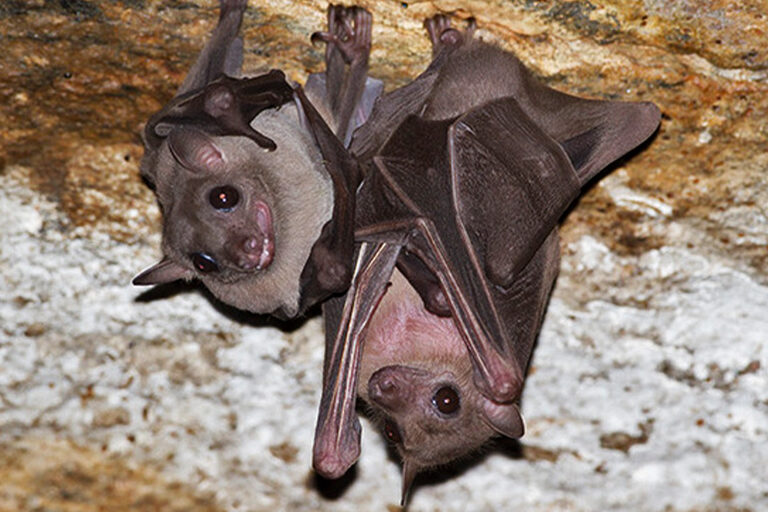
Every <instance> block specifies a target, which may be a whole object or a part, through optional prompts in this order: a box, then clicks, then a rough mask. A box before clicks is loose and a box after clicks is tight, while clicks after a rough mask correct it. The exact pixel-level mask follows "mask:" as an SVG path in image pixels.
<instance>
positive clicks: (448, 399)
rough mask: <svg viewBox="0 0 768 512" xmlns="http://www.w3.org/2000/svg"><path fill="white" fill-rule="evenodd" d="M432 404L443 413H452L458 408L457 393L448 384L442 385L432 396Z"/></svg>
mask: <svg viewBox="0 0 768 512" xmlns="http://www.w3.org/2000/svg"><path fill="white" fill-rule="evenodd" d="M432 404H433V405H434V406H435V407H437V410H438V411H440V412H441V413H443V414H454V413H455V412H456V411H458V410H459V394H458V393H456V390H454V389H453V388H452V387H450V386H443V387H442V388H440V389H438V390H437V393H435V396H433V397H432Z"/></svg>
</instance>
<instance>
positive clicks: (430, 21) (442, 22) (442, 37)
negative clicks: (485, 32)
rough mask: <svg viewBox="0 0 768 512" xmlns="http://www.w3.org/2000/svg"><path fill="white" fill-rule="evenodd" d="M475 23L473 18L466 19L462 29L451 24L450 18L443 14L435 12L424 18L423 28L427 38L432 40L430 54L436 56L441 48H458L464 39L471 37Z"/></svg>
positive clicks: (467, 39)
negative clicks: (465, 24)
mask: <svg viewBox="0 0 768 512" xmlns="http://www.w3.org/2000/svg"><path fill="white" fill-rule="evenodd" d="M476 27H477V23H476V22H475V18H469V19H468V20H467V28H466V29H464V31H461V30H458V29H456V28H453V27H452V26H451V18H450V17H448V16H446V15H445V14H436V15H435V16H432V17H431V18H427V19H426V20H424V28H425V29H427V34H429V40H430V41H431V42H432V55H434V56H436V55H437V54H438V53H440V51H441V50H442V49H443V48H458V47H459V46H461V45H462V44H464V43H465V42H466V41H469V40H471V39H472V36H473V34H474V32H475V28H476Z"/></svg>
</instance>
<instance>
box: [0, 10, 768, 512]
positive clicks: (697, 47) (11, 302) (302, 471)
mask: <svg viewBox="0 0 768 512" xmlns="http://www.w3.org/2000/svg"><path fill="white" fill-rule="evenodd" d="M251 3H252V4H254V3H255V2H253V1H252V2H251ZM267 4H268V5H267ZM363 5H365V6H366V7H368V8H369V9H371V10H372V11H373V14H374V17H375V22H376V29H375V31H374V34H373V37H374V51H373V54H372V59H371V60H372V74H373V75H375V76H378V77H381V78H384V79H385V80H386V82H387V84H388V85H389V87H393V86H395V85H399V84H402V83H404V82H406V81H407V80H408V79H409V78H410V77H413V76H414V75H415V74H416V73H418V71H419V70H421V69H422V68H423V67H424V66H425V65H426V64H427V62H428V55H429V45H428V41H427V39H426V37H425V36H424V33H423V30H422V28H421V20H422V19H423V18H424V17H426V16H429V15H431V14H434V13H435V12H437V11H442V12H453V13H455V15H456V20H457V21H459V20H460V19H466V18H468V17H470V16H474V17H475V18H476V19H477V23H478V25H479V27H480V32H479V33H480V35H481V36H482V37H484V38H486V39H487V40H491V41H494V42H496V43H498V44H500V45H501V46H503V47H505V48H507V49H510V50H512V51H514V52H515V53H516V54H517V55H518V56H519V57H520V58H521V59H522V60H523V61H524V62H525V63H526V64H527V65H529V66H530V67H531V68H532V69H533V70H534V71H535V72H536V73H537V74H538V75H539V76H540V77H541V78H542V79H543V80H545V81H546V82H548V83H549V84H551V85H552V86H554V87H557V88H560V89H562V90H565V91H569V92H572V93H575V94H580V95H584V96H590V97H600V98H624V99H643V100H651V101H654V102H656V103H657V104H658V105H659V106H660V108H661V110H662V112H663V113H664V119H663V121H662V127H661V129H660V131H659V133H658V135H657V136H656V137H655V139H654V140H653V141H651V142H650V143H649V144H648V145H647V146H646V147H645V148H644V149H643V151H641V152H638V153H637V154H635V155H634V156H633V157H632V158H629V159H625V160H624V161H622V162H620V163H619V164H617V165H616V166H615V167H614V170H613V171H612V172H611V173H610V174H608V175H607V176H606V177H605V178H604V179H602V180H601V181H599V182H598V183H597V184H596V185H595V186H594V187H592V188H591V190H590V191H589V193H588V194H586V195H585V196H584V197H583V198H582V200H581V201H580V202H579V204H578V205H577V206H576V207H574V208H573V210H572V211H571V212H569V214H568V216H567V217H566V219H565V220H564V223H563V229H562V233H563V264H562V270H561V274H560V277H559V280H558V282H557V286H556V289H555V291H554V294H553V299H552V303H551V305H550V308H549V311H548V313H547V318H546V321H545V325H544V328H543V330H542V334H541V336H540V339H539V343H538V347H537V350H536V352H535V355H534V360H533V364H532V368H531V375H530V377H529V380H528V383H527V387H526V391H525V394H524V402H523V411H524V414H525V416H526V419H527V423H528V433H527V434H526V436H525V438H523V440H522V441H521V443H519V444H518V443H511V442H509V443H499V444H498V446H496V447H495V448H493V449H490V450H489V451H488V452H487V453H486V454H484V455H482V456H481V457H479V458H477V459H475V460H473V461H470V462H467V463H466V464H463V465H461V466H459V467H457V468H454V469H452V470H449V471H447V472H443V473H440V474H436V475H430V476H426V477H424V478H421V479H420V480H419V481H418V482H417V487H416V489H415V492H414V494H413V496H412V500H411V506H410V509H411V510H418V511H422V510H423V511H427V510H439V511H453V510H456V511H459V510H461V511H465V510H509V509H510V506H511V505H512V504H515V505H518V508H519V509H520V510H526V511H550V510H569V511H593V510H617V511H619V510H621V511H623V510H633V511H649V512H650V511H654V512H655V511H664V512H674V511H697V512H699V511H755V512H756V511H760V510H768V485H767V484H766V477H765V475H766V473H765V462H766V460H768V372H766V368H768V343H766V342H767V341H768V247H767V246H768V179H766V178H768V152H767V151H766V148H767V147H768V145H766V136H767V135H768V116H766V112H767V108H768V44H766V37H767V35H766V33H767V32H768V2H765V1H760V0H751V1H744V2H726V1H720V0H698V1H697V0H672V1H666V0H644V1H637V0H635V1H630V0H613V1H610V0H606V1H604V2H596V1H594V2H590V1H587V0H576V1H560V0H542V1H536V0H526V1H514V2H502V1H500V0H485V1H481V0H469V1H462V2H459V1H442V0H436V1H432V2H420V1H419V2H414V3H407V2H403V3H400V2H385V1H379V2H363ZM324 8H325V4H324V3H323V2H311V1H307V0H300V1H298V2H287V1H275V2H268V3H267V2H263V3H260V4H259V5H252V6H251V7H250V8H249V10H248V12H247V15H246V20H245V37H246V49H247V55H246V63H247V67H248V68H250V69H257V68H270V67H278V68H282V69H284V70H285V71H286V72H287V73H288V75H289V76H291V77H292V78H293V79H296V80H299V81H303V79H304V78H305V77H306V75H307V74H308V73H309V72H310V71H313V70H317V69H318V68H319V67H320V64H321V58H322V48H313V47H312V46H311V45H309V44H308V37H309V34H310V33H311V32H312V31H314V30H316V29H318V28H320V27H321V26H322V24H323V22H324V12H323V11H324ZM215 9H216V2H214V0H186V1H180V0H162V1H155V0H101V1H95V0H6V1H4V2H2V4H1V5H0V45H1V46H2V49H3V51H2V52H0V120H2V122H0V177H2V183H3V184H2V187H1V188H0V214H1V215H2V219H3V222H2V224H0V283H1V284H0V286H2V290H3V294H2V295H3V296H2V299H0V510H3V511H5V510H8V511H15V510H30V511H38V510H39V511H43V510H51V511H72V512H75V511H77V512H79V511H96V510H116V511H119V510H163V511H167V510H185V511H186V510H189V511H198V510H200V511H203V510H205V511H214V510H247V511H260V510H270V511H272V510H296V511H300V510H307V511H309V510H334V511H338V510H341V511H343V510H350V511H351V510H397V509H398V507H397V506H396V505H395V504H396V503H397V502H398V501H399V469H398V465H397V463H396V462H395V461H394V460H393V459H392V458H391V457H389V456H388V454H387V451H386V449H385V445H384V442H383V441H382V439H381V437H380V436H379V435H378V434H377V433H376V432H372V430H371V428H370V426H369V425H368V424H366V423H364V432H365V433H364V436H363V454H362V458H361V460H360V463H359V464H358V466H357V468H356V470H355V471H354V472H353V473H352V474H351V475H350V476H349V477H348V478H346V479H344V480H343V481H342V482H337V483H329V482H321V481H318V480H317V479H316V478H315V477H314V476H313V474H312V473H311V471H310V451H311V441H312V432H313V428H314V420H315V407H316V404H317V401H318V399H319V384H320V377H321V375H320V374H321V370H320V369H321V361H322V350H323V345H322V334H321V329H320V322H319V320H318V318H316V317H313V318H310V319H308V320H306V321H303V322H296V323H293V324H290V325H280V324H274V323H271V322H269V321H265V320H263V319H260V318H255V317H251V316H247V315H243V314H240V313H237V312H235V311H232V310H230V309H228V308H225V307H222V306H221V305H219V304H216V303H215V302H214V301H212V300H211V299H210V297H208V296H207V295H206V294H204V293H201V292H200V290H198V289H197V288H195V287H193V286H187V287H185V286H180V287H178V288H177V289H173V290H170V291H168V290H166V292H165V293H164V294H163V295H162V296H158V294H157V293H153V292H144V291H143V290H139V289H134V288H132V287H131V286H130V285H129V284H128V283H129V281H130V278H131V277H132V275H134V274H135V273H136V272H137V271H138V270H140V269H141V268H143V267H144V266H146V265H148V264H150V263H151V262H152V261H153V260H154V259H155V258H156V257H157V256H158V251H159V248H158V247H159V235H158V230H159V224H158V223H159V216H158V211H157V208H156V205H155V202H154V199H153V197H152V194H151V192H150V191H149V190H148V189H147V187H146V186H145V185H144V184H143V183H142V182H141V181H140V179H139V177H138V170H137V165H138V160H139V158H140V156H141V146H140V141H139V138H138V132H139V128H140V126H141V124H142V123H143V121H144V120H146V119H147V117H148V116H149V115H150V114H151V113H152V112H153V111H155V110H156V109H158V108H159V107H160V106H161V105H162V104H163V103H164V102H165V101H167V99H168V98H169V97H170V96H171V95H172V94H173V91H174V89H175V88H176V87H177V86H178V84H179V83H180V82H181V79H182V77H183V75H184V73H185V71H186V69H187V68H188V66H189V64H190V62H191V60H192V59H193V58H194V56H195V54H196V52H197V51H198V49H199V48H200V47H201V46H202V44H203V42H204V38H205V36H206V34H207V33H208V31H209V30H210V29H211V27H212V26H213V24H214V23H215V20H216V11H215Z"/></svg>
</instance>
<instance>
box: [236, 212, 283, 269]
mask: <svg viewBox="0 0 768 512" xmlns="http://www.w3.org/2000/svg"><path fill="white" fill-rule="evenodd" d="M252 209H253V213H252V217H253V218H252V223H251V225H249V226H248V229H249V231H248V233H247V234H246V235H245V236H240V237H239V239H238V240H237V241H236V242H235V243H234V244H233V246H234V254H233V258H232V259H233V260H234V262H235V264H236V265H237V266H238V267H239V268H240V269H242V270H264V269H266V268H267V267H269V265H270V264H271V263H272V260H273V259H274V257H275V236H274V228H273V226H272V212H271V211H270V209H269V207H268V206H267V205H266V204H265V203H264V202H262V201H257V202H256V203H255V204H254V205H253V207H252Z"/></svg>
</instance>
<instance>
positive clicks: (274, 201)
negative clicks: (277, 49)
mask: <svg viewBox="0 0 768 512" xmlns="http://www.w3.org/2000/svg"><path fill="white" fill-rule="evenodd" d="M251 126H253V127H254V128H255V129H257V130H258V133H260V134H264V136H266V137H268V138H269V139H271V140H273V141H275V147H274V149H273V148H268V149H265V148H264V147H262V146H260V145H259V144H257V143H256V142H254V140H252V139H251V138H248V137H244V136H231V135H228V136H218V135H211V134H209V133H207V132H206V131H204V130H201V129H199V128H195V127H191V126H183V125H182V126H176V127H173V128H172V129H171V130H170V131H169V133H168V135H167V136H166V137H165V138H164V139H163V140H162V142H161V143H160V144H159V146H158V148H157V149H156V150H154V151H148V152H147V153H146V154H145V158H144V160H143V162H142V173H143V174H144V175H145V176H147V177H148V178H149V179H150V180H151V181H152V182H154V184H155V193H156V195H157V199H158V202H159V203H160V207H161V209H162V212H163V243H162V246H163V253H164V258H163V260H162V261H161V262H160V263H158V264H156V265H154V266H153V267H151V268H149V269H147V270H146V271H144V272H143V273H141V274H140V275H139V276H137V277H136V278H135V279H134V283H135V284H142V285H143V284H159V283H165V282H170V281H174V280H177V279H185V280H188V279H192V278H198V279H200V280H201V281H202V282H203V283H204V284H205V285H206V286H207V287H208V288H209V289H210V290H211V291H212V292H213V294H214V295H216V296H217V297H218V298H220V299H221V300H223V301H224V302H227V303H229V304H231V305H233V306H235V307H238V308H241V309H245V310H249V311H253V312H257V313H268V312H272V311H275V310H277V309H280V308H282V310H283V311H284V312H285V313H287V314H288V315H292V314H295V312H296V310H297V308H298V301H299V294H300V285H299V279H300V275H301V272H302V269H303V268H304V265H305V263H306V261H307V258H308V257H309V254H310V251H311V249H312V246H313V244H314V243H315V241H316V240H317V239H318V238H319V236H320V233H321V230H322V227H323V225H324V224H325V223H326V222H328V220H329V219H330V217H331V212H332V209H333V187H332V184H331V180H330V177H329V176H328V174H327V172H326V171H325V168H324V167H323V165H322V156H321V155H320V151H319V149H318V148H317V146H316V143H315V142H314V140H313V139H312V135H311V134H310V133H309V132H308V130H307V129H306V128H304V126H303V125H302V123H301V122H300V116H299V112H298V107H297V106H296V105H295V104H293V103H290V104H286V105H283V106H282V107H281V108H279V109H267V110H264V111H262V112H261V113H259V115H258V116H256V118H255V119H254V120H253V121H252V122H251Z"/></svg>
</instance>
